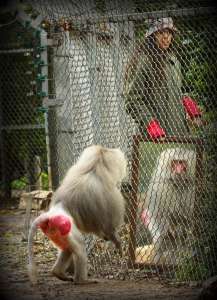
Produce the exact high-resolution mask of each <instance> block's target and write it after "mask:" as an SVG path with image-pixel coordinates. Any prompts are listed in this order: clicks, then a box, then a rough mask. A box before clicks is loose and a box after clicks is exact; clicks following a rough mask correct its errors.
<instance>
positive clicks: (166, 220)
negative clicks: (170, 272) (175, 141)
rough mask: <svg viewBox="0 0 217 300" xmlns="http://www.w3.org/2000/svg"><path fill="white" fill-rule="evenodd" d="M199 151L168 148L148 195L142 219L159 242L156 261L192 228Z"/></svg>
mask: <svg viewBox="0 0 217 300" xmlns="http://www.w3.org/2000/svg"><path fill="white" fill-rule="evenodd" d="M195 165H196V154H195V152H194V151H193V150H188V149H184V148H169V149H166V150H164V151H163V152H162V153H161V154H160V156H159V158H158V160H157V164H156V167H155V168H154V172H153V174H152V177H151V181H150V184H149V187H148V191H147V194H146V197H145V209H144V210H143V212H142V215H141V219H142V221H143V223H144V224H145V226H146V227H147V228H148V230H149V231H150V233H151V237H152V241H153V243H154V244H155V253H156V256H155V262H158V261H159V259H160V256H161V255H162V253H163V251H165V250H168V249H171V247H172V248H173V247H175V245H177V244H178V243H180V240H183V239H184V237H186V233H187V231H188V230H189V224H190V218H191V217H192V213H193V209H194V200H195Z"/></svg>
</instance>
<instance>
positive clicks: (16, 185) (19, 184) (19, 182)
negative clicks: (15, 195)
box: [11, 177, 28, 190]
mask: <svg viewBox="0 0 217 300" xmlns="http://www.w3.org/2000/svg"><path fill="white" fill-rule="evenodd" d="M27 184H28V180H27V178H26V177H21V178H20V179H16V180H14V181H12V183H11V188H12V189H13V190H24V189H25V187H26V186H27Z"/></svg>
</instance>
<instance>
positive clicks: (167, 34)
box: [154, 29, 173, 50]
mask: <svg viewBox="0 0 217 300" xmlns="http://www.w3.org/2000/svg"><path fill="white" fill-rule="evenodd" d="M154 35H155V39H156V43H157V46H158V47H159V48H161V49H163V50H167V49H168V48H169V46H170V44H171V42H172V38H173V34H172V32H171V30H169V29H163V30H159V31H157V32H155V34H154Z"/></svg>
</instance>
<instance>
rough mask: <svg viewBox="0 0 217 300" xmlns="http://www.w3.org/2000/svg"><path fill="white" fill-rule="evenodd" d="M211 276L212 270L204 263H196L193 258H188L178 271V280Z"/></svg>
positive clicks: (192, 279) (201, 278) (191, 279)
mask: <svg viewBox="0 0 217 300" xmlns="http://www.w3.org/2000/svg"><path fill="white" fill-rule="evenodd" d="M209 276H210V270H209V269H208V266H206V265H205V264H204V263H201V262H198V263H196V262H195V261H194V260H193V259H192V258H186V259H185V260H184V261H183V262H182V263H181V264H180V265H179V266H178V269H177V271H176V279H177V280H178V281H186V282H187V281H199V280H204V279H206V278H208V277H209Z"/></svg>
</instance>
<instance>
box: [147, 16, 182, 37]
mask: <svg viewBox="0 0 217 300" xmlns="http://www.w3.org/2000/svg"><path fill="white" fill-rule="evenodd" d="M166 28H168V29H170V30H172V31H174V32H176V31H177V28H176V27H175V26H174V24H173V19H172V18H160V19H155V20H154V21H153V22H152V23H151V25H150V27H149V29H148V31H147V32H146V34H145V37H148V36H150V35H151V34H152V33H154V32H156V31H159V30H162V29H166Z"/></svg>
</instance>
